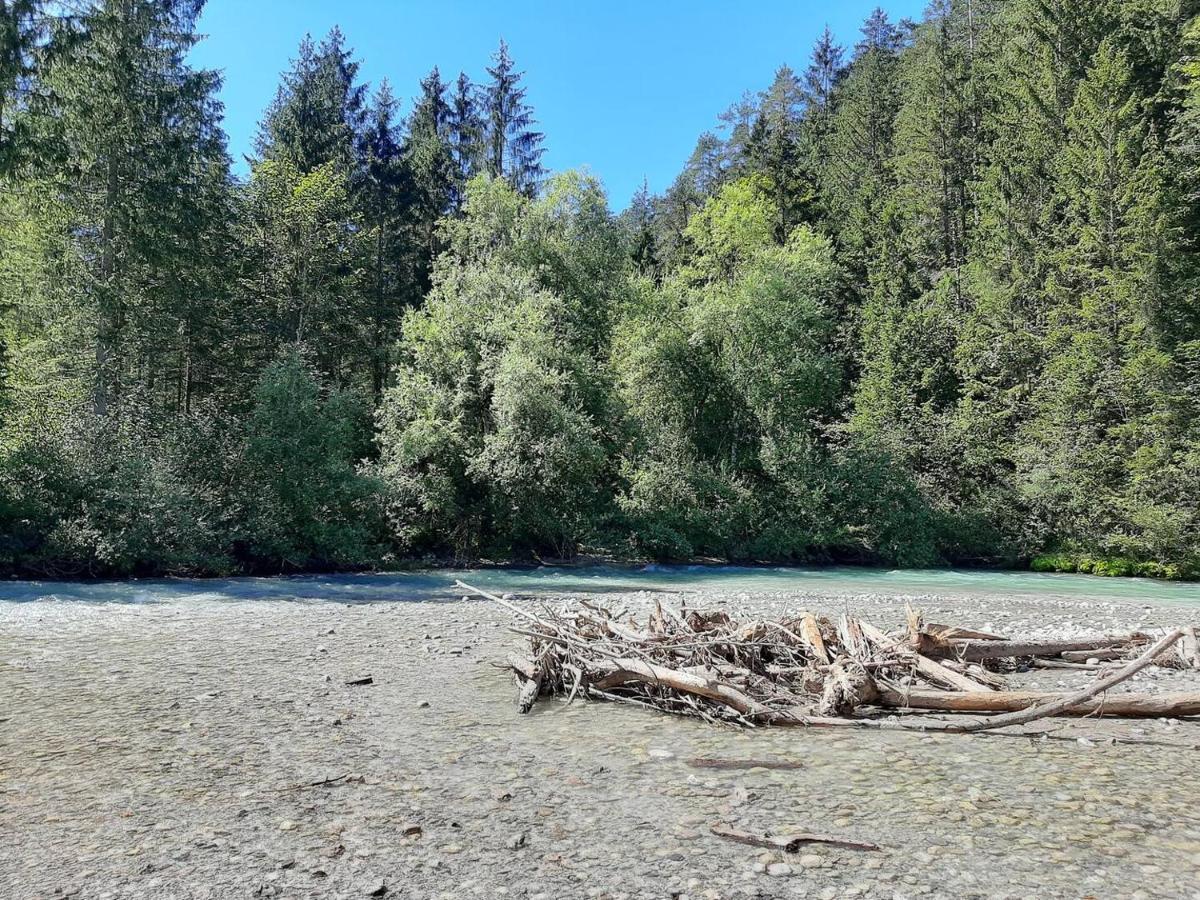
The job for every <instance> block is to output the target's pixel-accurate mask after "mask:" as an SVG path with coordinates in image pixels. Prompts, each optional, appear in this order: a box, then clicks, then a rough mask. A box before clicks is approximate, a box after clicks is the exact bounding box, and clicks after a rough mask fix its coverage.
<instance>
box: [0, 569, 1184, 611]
mask: <svg viewBox="0 0 1200 900" xmlns="http://www.w3.org/2000/svg"><path fill="white" fill-rule="evenodd" d="M458 579H461V580H463V581H465V582H468V583H469V584H473V585H475V586H477V587H481V588H484V589H486V590H490V591H496V592H500V593H507V592H511V593H515V594H539V595H546V594H560V593H561V594H569V593H590V594H604V593H613V592H621V593H627V592H633V591H642V590H650V591H687V592H701V593H703V592H706V591H713V592H720V593H723V594H733V593H760V592H771V593H784V592H792V593H795V594H798V595H799V594H803V595H812V594H818V595H827V596H837V595H859V594H867V595H888V596H916V597H920V596H931V595H937V596H942V597H974V598H981V599H986V598H1012V597H1020V598H1028V599H1036V598H1039V597H1044V598H1080V599H1083V598H1092V599H1096V600H1099V601H1117V602H1120V601H1144V602H1147V603H1169V604H1193V605H1200V584H1196V583H1186V582H1168V581H1154V580H1151V579H1145V578H1098V577H1096V576H1092V575H1059V574H1043V573H1037V572H1015V571H993V570H962V569H870V568H856V567H849V566H831V567H827V568H793V567H784V566H777V567H747V566H700V565H690V566H672V565H657V564H652V565H647V566H639V567H623V566H580V567H555V566H541V567H504V568H500V567H497V568H482V569H428V570H420V571H413V572H395V573H385V574H378V575H297V576H290V577H279V578H223V579H203V580H201V579H182V578H173V579H154V580H138V579H133V580H129V581H112V582H105V581H97V582H39V581H13V582H8V583H0V602H3V601H16V602H22V601H31V600H42V599H57V600H80V601H91V602H117V603H144V602H154V601H161V600H176V599H187V598H192V599H204V600H317V601H319V600H331V601H336V602H339V603H364V602H380V601H391V600H410V601H411V600H443V599H445V600H449V599H454V598H456V597H458V596H460V595H461V593H462V592H461V591H459V590H456V589H455V588H454V586H453V584H454V581H455V580H458Z"/></svg>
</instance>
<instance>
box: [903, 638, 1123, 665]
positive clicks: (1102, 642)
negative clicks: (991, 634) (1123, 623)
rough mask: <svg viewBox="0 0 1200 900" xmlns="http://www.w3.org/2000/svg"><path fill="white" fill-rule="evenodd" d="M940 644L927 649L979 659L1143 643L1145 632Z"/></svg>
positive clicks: (953, 640) (972, 660)
mask: <svg viewBox="0 0 1200 900" xmlns="http://www.w3.org/2000/svg"><path fill="white" fill-rule="evenodd" d="M941 643H942V646H933V647H930V648H929V650H928V651H926V650H924V649H923V650H922V652H931V653H934V654H939V655H948V656H951V657H957V658H958V659H962V660H966V661H967V662H980V661H981V660H985V659H1003V658H1005V657H1010V656H1060V655H1062V654H1063V653H1064V652H1068V651H1074V650H1089V651H1090V650H1103V649H1107V648H1110V647H1128V646H1130V645H1132V644H1138V643H1145V636H1144V635H1136V634H1135V635H1119V636H1110V637H1100V638H1085V639H1081V640H1074V641H972V640H961V639H958V638H951V639H950V640H948V641H944V642H941ZM1093 655H1094V654H1093Z"/></svg>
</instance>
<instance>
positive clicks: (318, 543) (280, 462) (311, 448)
mask: <svg viewBox="0 0 1200 900" xmlns="http://www.w3.org/2000/svg"><path fill="white" fill-rule="evenodd" d="M363 416H364V410H363V408H362V403H361V401H360V400H359V399H357V398H355V397H354V396H353V395H351V394H348V393H345V392H342V391H336V390H335V391H333V392H331V393H329V394H328V396H324V397H323V396H321V391H320V386H319V384H318V381H317V378H316V376H315V374H314V372H313V371H312V369H311V368H310V367H309V366H308V365H307V364H306V363H305V362H304V359H303V356H302V353H301V352H300V351H299V350H296V349H291V350H287V351H284V353H283V355H282V356H281V357H280V358H279V360H278V361H276V362H275V363H274V364H272V365H271V366H270V367H268V368H267V370H266V371H265V372H263V374H262V377H261V378H260V379H259V382H258V386H257V388H256V390H255V392H254V404H253V406H252V407H251V410H250V413H249V415H248V416H247V417H246V421H245V425H244V428H245V434H246V437H245V447H244V450H243V451H242V455H241V459H240V460H239V461H238V464H237V465H236V466H235V468H234V475H235V477H236V479H237V483H238V484H239V485H241V491H242V493H241V496H240V498H239V499H238V503H239V506H240V509H239V510H238V514H237V516H236V518H235V522H236V524H235V525H234V538H233V540H234V547H235V548H236V551H237V555H238V557H239V558H240V559H243V560H245V561H246V562H247V563H248V564H249V565H250V566H251V567H252V568H254V569H265V570H267V571H280V570H283V571H289V570H291V571H295V570H303V569H311V568H346V567H356V566H365V565H368V564H370V563H372V562H375V561H377V560H378V559H379V558H380V555H381V550H382V548H381V546H380V545H379V544H377V543H376V541H377V540H378V539H379V537H380V536H381V532H380V525H381V522H382V519H381V517H380V516H381V512H382V508H381V507H380V506H379V501H378V491H377V490H376V486H375V484H374V483H373V482H372V480H371V479H370V478H369V477H368V476H365V475H362V474H359V472H358V471H357V465H358V463H359V461H360V459H361V454H362V451H363V447H362V442H361V439H360V437H359V434H360V429H361V420H362V418H363Z"/></svg>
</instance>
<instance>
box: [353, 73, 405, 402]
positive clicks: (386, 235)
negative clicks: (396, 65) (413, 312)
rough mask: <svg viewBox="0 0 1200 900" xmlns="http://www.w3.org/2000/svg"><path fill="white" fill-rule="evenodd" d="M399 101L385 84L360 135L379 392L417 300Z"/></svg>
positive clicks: (374, 363) (375, 379)
mask: <svg viewBox="0 0 1200 900" xmlns="http://www.w3.org/2000/svg"><path fill="white" fill-rule="evenodd" d="M398 109H399V102H398V101H397V100H396V97H395V95H394V94H393V93H392V89H391V86H390V85H389V84H388V82H387V81H386V80H384V82H383V83H382V84H381V85H380V86H379V90H378V91H376V92H375V96H374V97H373V98H372V100H371V104H370V106H369V108H368V110H367V127H366V130H365V131H364V132H363V136H362V149H361V152H362V158H363V159H362V164H363V172H362V181H361V185H360V191H359V195H360V202H361V204H362V207H363V213H364V215H363V225H364V227H365V228H366V229H367V230H368V238H369V241H370V244H371V249H370V255H371V259H370V276H369V284H370V287H369V291H370V294H371V303H370V307H369V308H370V325H369V334H370V346H371V388H372V392H373V394H374V395H375V397H376V399H378V398H379V396H380V395H381V393H382V391H383V386H384V382H385V380H386V378H387V372H388V368H389V359H390V348H391V346H392V345H393V344H394V343H395V340H396V337H397V336H398V332H399V323H400V319H401V311H402V309H403V307H404V306H406V305H408V304H411V303H415V302H416V300H417V297H416V296H415V294H416V285H415V284H414V283H413V277H412V273H413V267H414V261H413V258H412V257H413V250H412V247H411V244H410V242H409V238H410V234H409V210H410V206H411V204H412V194H413V186H412V176H411V173H410V171H409V169H408V165H407V164H406V162H405V159H404V143H403V142H404V136H403V134H402V133H401V124H400V121H399V118H398V115H397V113H398Z"/></svg>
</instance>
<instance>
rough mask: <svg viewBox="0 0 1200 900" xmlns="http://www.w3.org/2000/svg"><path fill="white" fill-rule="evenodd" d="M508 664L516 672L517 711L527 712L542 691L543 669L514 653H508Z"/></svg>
mask: <svg viewBox="0 0 1200 900" xmlns="http://www.w3.org/2000/svg"><path fill="white" fill-rule="evenodd" d="M508 665H509V667H510V668H511V669H512V670H513V672H514V673H516V675H517V682H518V683H519V685H520V690H519V691H518V693H517V712H519V713H527V712H529V711H530V710H531V709H533V704H535V703H537V698H538V697H539V696H540V695H541V693H542V682H543V681H544V679H545V677H546V673H545V669H544V668H543V667H542V666H539V665H538V664H537V663H535V662H534V661H533V660H531V659H526V658H525V657H524V656H518V655H517V654H515V653H510V654H509V655H508Z"/></svg>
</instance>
